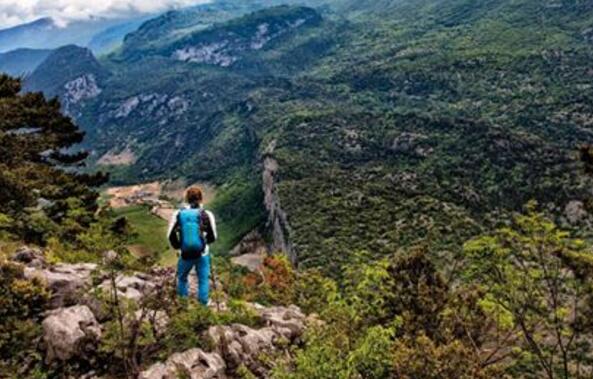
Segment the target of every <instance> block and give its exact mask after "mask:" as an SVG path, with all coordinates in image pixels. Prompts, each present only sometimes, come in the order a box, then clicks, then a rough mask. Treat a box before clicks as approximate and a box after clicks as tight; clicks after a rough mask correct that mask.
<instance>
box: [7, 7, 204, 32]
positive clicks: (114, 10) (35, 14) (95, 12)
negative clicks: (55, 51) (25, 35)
mask: <svg viewBox="0 0 593 379" xmlns="http://www.w3.org/2000/svg"><path fill="white" fill-rule="evenodd" d="M207 2H209V0H0V29H4V28H7V27H10V26H14V25H17V24H22V23H25V22H30V21H34V20H36V19H39V18H42V17H51V18H53V19H55V20H56V21H57V22H58V23H62V24H67V23H68V22H70V21H74V20H84V19H88V18H90V17H105V18H119V17H127V16H130V15H134V14H146V13H156V12H162V11H165V10H168V9H172V8H181V7H187V6H190V5H196V4H200V3H207Z"/></svg>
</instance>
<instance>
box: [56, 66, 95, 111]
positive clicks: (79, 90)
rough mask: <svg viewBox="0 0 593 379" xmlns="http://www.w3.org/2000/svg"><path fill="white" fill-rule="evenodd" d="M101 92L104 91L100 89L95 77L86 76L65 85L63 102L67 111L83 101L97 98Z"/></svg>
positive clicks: (91, 75)
mask: <svg viewBox="0 0 593 379" xmlns="http://www.w3.org/2000/svg"><path fill="white" fill-rule="evenodd" d="M101 92H103V90H102V89H101V88H99V85H98V84H97V80H96V78H95V75H93V74H86V75H82V76H79V77H78V78H76V79H74V80H71V81H69V82H68V83H66V84H64V95H63V96H62V101H63V102H64V106H65V107H66V109H67V108H68V107H69V106H71V105H75V104H78V103H80V102H81V101H83V100H88V99H92V98H95V97H97V96H99V95H100V94H101Z"/></svg>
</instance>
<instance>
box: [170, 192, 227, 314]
mask: <svg viewBox="0 0 593 379" xmlns="http://www.w3.org/2000/svg"><path fill="white" fill-rule="evenodd" d="M202 197H203V195H202V190H201V188H200V187H191V188H189V189H188V190H187V192H186V194H185V200H186V202H187V205H186V206H184V207H183V208H181V209H180V210H179V211H177V212H175V214H174V215H173V217H172V219H171V223H170V226H169V233H168V235H169V242H170V243H171V246H173V248H174V249H177V250H179V251H180V254H179V261H178V262H177V294H178V295H179V296H181V297H187V296H188V280H187V279H188V276H189V273H190V271H191V270H192V268H194V267H195V269H196V274H197V276H198V300H199V301H200V303H202V304H204V305H208V292H209V286H210V249H209V247H208V245H210V244H211V243H213V242H214V241H216V238H217V234H216V220H215V218H214V215H213V214H212V212H210V211H207V210H205V209H204V208H203V206H202V200H203V199H202Z"/></svg>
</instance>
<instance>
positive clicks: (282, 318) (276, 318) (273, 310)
mask: <svg viewBox="0 0 593 379" xmlns="http://www.w3.org/2000/svg"><path fill="white" fill-rule="evenodd" d="M261 317H262V318H263V320H264V321H265V322H266V324H267V325H269V326H270V327H272V328H273V329H274V330H275V331H276V332H277V333H278V334H280V335H282V336H283V337H285V338H287V339H289V340H292V339H294V338H296V337H300V336H301V334H303V331H304V330H305V320H306V316H305V315H304V314H303V312H301V309H300V308H299V307H297V306H296V305H291V306H289V307H270V308H265V309H264V310H263V311H262V312H261Z"/></svg>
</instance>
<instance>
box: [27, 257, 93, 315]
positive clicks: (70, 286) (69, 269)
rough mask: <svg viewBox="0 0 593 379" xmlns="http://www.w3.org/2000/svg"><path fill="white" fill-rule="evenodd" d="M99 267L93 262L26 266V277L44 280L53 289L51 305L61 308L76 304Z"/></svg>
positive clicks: (53, 307)
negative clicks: (43, 266) (37, 266)
mask: <svg viewBox="0 0 593 379" xmlns="http://www.w3.org/2000/svg"><path fill="white" fill-rule="evenodd" d="M96 269H97V265H95V264H92V263H78V264H64V263H60V264H57V265H54V266H51V267H48V268H47V269H42V268H36V267H29V266H27V267H25V277H26V278H27V279H29V280H30V279H33V278H35V277H37V278H40V279H41V280H43V281H44V282H45V283H46V284H47V287H48V288H49V289H50V291H51V294H52V295H51V300H50V307H51V308H52V309H55V308H61V307H64V306H69V305H73V304H76V303H77V301H78V300H79V296H80V294H81V293H82V292H83V290H85V289H86V288H88V287H89V286H90V285H91V282H92V280H91V279H92V278H91V275H92V273H93V271H95V270H96Z"/></svg>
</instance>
